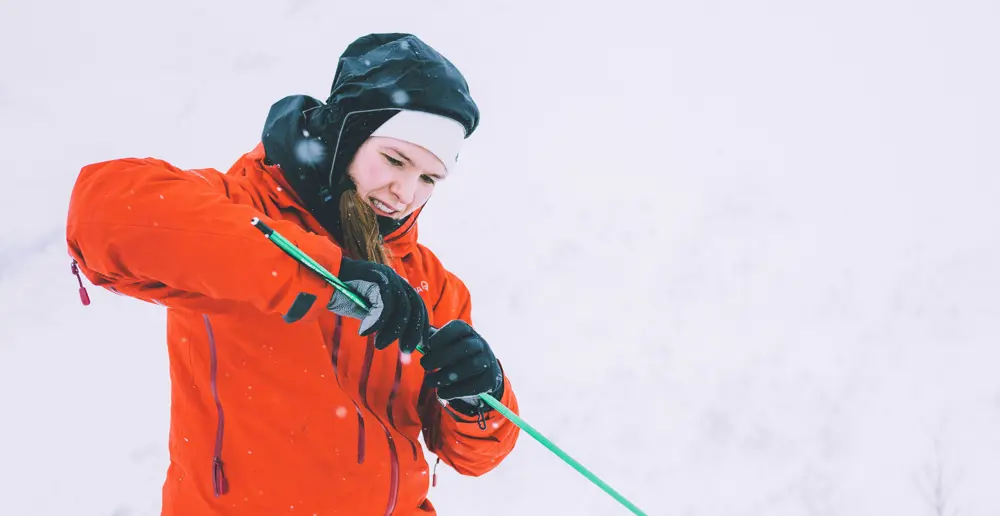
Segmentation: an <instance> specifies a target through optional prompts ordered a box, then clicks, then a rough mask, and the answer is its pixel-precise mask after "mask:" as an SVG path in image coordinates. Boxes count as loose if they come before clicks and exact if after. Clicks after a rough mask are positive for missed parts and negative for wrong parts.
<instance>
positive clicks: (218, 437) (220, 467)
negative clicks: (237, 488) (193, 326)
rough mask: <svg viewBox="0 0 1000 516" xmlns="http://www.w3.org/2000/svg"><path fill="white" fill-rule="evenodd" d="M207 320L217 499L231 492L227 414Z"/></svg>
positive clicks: (213, 460)
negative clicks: (224, 441)
mask: <svg viewBox="0 0 1000 516" xmlns="http://www.w3.org/2000/svg"><path fill="white" fill-rule="evenodd" d="M202 317H203V318H204V319H205V330H206V331H207V332H208V352H209V360H210V365H209V383H210V384H211V386H212V397H213V398H214V399H215V410H216V412H217V413H218V421H219V422H218V424H217V425H216V429H215V450H214V452H213V454H212V490H213V492H214V493H215V496H216V497H219V496H220V495H224V494H226V493H228V492H229V480H228V479H227V478H226V470H225V467H224V464H223V462H222V434H223V430H224V429H225V426H226V418H225V414H224V413H223V412H222V402H221V401H219V387H218V370H219V363H218V358H217V357H216V349H215V333H214V332H213V331H212V323H211V322H209V320H208V315H202Z"/></svg>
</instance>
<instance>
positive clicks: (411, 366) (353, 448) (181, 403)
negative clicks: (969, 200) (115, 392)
mask: <svg viewBox="0 0 1000 516" xmlns="http://www.w3.org/2000/svg"><path fill="white" fill-rule="evenodd" d="M478 121H479V111H478V108H477V107H476V105H475V103H474V102H473V100H472V98H471V96H470V94H469V90H468V86H467V84H466V82H465V79H464V78H463V76H462V75H461V74H460V73H459V71H458V70H457V69H456V68H455V67H454V66H453V65H452V64H451V63H450V62H449V61H448V60H447V59H445V58H444V57H442V56H441V55H440V54H438V53H437V52H436V51H435V50H434V49H433V48H431V47H429V46H428V45H426V44H425V43H424V42H423V41H421V40H420V39H418V38H416V37H414V36H412V35H408V34H371V35H368V36H365V37H362V38H360V39H358V40H356V41H355V42H353V43H352V44H351V45H350V46H348V48H347V50H346V51H345V53H344V54H343V55H342V56H341V59H340V61H339V64H338V67H337V72H336V76H335V78H334V82H333V87H332V90H331V93H330V97H329V99H327V101H326V103H322V102H320V101H318V100H316V99H313V98H310V97H307V96H290V97H286V98H284V99H282V100H280V101H279V102H277V103H276V104H275V105H274V106H272V108H271V110H270V112H269V114H268V118H267V120H266V122H265V127H264V131H263V136H262V139H261V140H262V141H261V144H260V145H258V146H257V148H256V149H254V150H253V151H251V152H250V153H248V154H246V155H244V156H243V157H242V158H241V159H240V160H239V161H237V162H236V163H235V164H234V165H233V167H232V168H231V169H230V170H229V171H228V172H227V173H226V174H222V173H220V172H218V171H216V170H212V169H199V170H187V171H186V170H180V169H178V168H176V167H174V166H172V165H170V164H169V163H166V162H164V161H160V160H157V159H120V160H114V161H108V162H104V163H97V164H93V165H89V166H86V167H84V168H83V170H82V171H81V173H80V175H79V177H78V179H77V183H76V185H75V187H74V190H73V194H72V198H71V201H70V208H69V217H68V225H67V242H68V246H69V250H70V254H71V255H72V257H73V258H74V271H75V270H77V267H79V270H80V271H81V272H82V273H83V274H84V275H85V276H86V277H87V278H88V279H89V280H91V281H92V282H93V283H94V284H96V285H99V286H103V287H105V288H108V289H110V290H112V291H114V292H117V293H120V294H123V295H128V296H132V297H136V298H139V299H142V300H146V301H149V302H153V303H157V304H161V305H164V306H166V307H168V312H167V340H168V346H169V356H170V378H171V422H170V439H169V449H170V466H169V469H168V472H167V478H166V481H165V483H164V486H163V514H165V515H184V516H194V515H202V514H206V515H207V514H240V515H256V514H261V515H263V514H267V515H273V514H279V513H281V514H284V513H290V514H317V515H328V514H350V515H368V514H372V515H376V514H379V515H381V514H386V515H388V514H395V515H410V514H433V513H434V508H433V506H432V505H431V502H430V501H428V500H427V498H426V496H427V491H428V485H429V483H430V478H429V477H430V475H428V473H429V472H428V464H427V462H426V461H425V459H424V455H423V448H422V446H421V445H420V443H419V442H418V436H419V435H420V434H421V433H422V434H423V437H424V441H425V442H426V443H427V447H428V449H429V450H430V451H432V452H434V453H435V454H436V455H437V456H438V460H439V461H444V462H445V463H447V464H449V465H450V466H452V467H453V468H455V469H456V470H457V471H458V472H460V473H462V474H465V475H473V476H478V475H481V474H484V473H486V472H488V471H490V470H491V469H493V468H494V467H495V466H496V465H497V464H498V463H499V462H500V461H501V460H503V459H504V458H505V457H506V456H507V455H508V454H509V453H510V451H511V449H512V448H513V446H514V443H515V440H516V439H517V436H518V433H519V432H518V429H517V427H516V426H514V425H513V424H512V423H511V422H510V421H508V420H506V419H505V418H504V417H503V416H501V415H499V414H496V413H494V412H492V411H491V409H490V407H488V406H484V404H483V403H482V402H481V401H480V400H479V399H478V397H477V394H479V393H489V394H491V395H493V396H494V397H496V398H498V399H500V401H501V402H502V403H503V404H504V405H506V406H507V407H509V408H511V409H512V410H514V411H515V412H516V411H517V401H516V399H515V397H514V393H513V391H512V389H511V386H510V382H509V380H507V378H506V376H505V375H504V373H503V371H502V370H501V368H500V364H499V362H498V361H497V359H496V358H495V356H494V355H493V352H492V351H491V349H490V346H489V344H487V342H486V341H485V340H484V339H483V338H482V337H481V336H480V335H479V334H478V333H477V332H476V331H475V330H474V329H472V327H471V317H470V312H471V302H470V298H469V292H468V290H467V289H466V287H465V286H464V284H463V283H462V281H461V280H460V279H459V278H457V277H456V276H455V275H453V274H451V273H450V272H448V271H447V270H445V269H444V267H442V265H441V263H440V262H439V261H438V259H437V258H436V257H435V255H434V254H433V253H432V252H431V251H430V250H428V249H427V248H426V247H424V246H422V245H421V244H419V243H418V242H417V218H418V216H419V214H420V211H421V210H422V209H423V206H424V204H425V202H426V201H427V199H428V198H429V197H430V195H431V193H432V192H433V190H434V187H435V185H436V184H437V183H438V182H440V181H443V180H446V179H447V177H448V176H449V175H451V174H452V173H454V172H455V168H456V162H457V159H458V154H459V150H460V147H461V144H462V142H463V141H464V140H465V138H467V137H468V136H469V135H470V134H472V132H473V131H474V130H475V128H476V126H477V124H478ZM255 217H257V218H260V220H262V221H264V222H265V223H267V224H268V225H269V226H271V227H272V228H274V229H275V230H276V231H278V232H280V233H281V234H282V235H284V236H285V237H286V238H288V239H289V240H291V241H292V242H293V243H294V244H295V245H297V246H298V247H299V248H300V249H302V250H303V251H305V252H306V253H307V254H309V255H310V256H312V257H313V258H314V259H316V261H318V262H319V263H320V264H322V265H323V266H324V267H326V268H327V269H328V270H330V271H331V272H332V273H334V274H336V275H337V276H338V277H340V278H341V279H342V280H344V281H345V282H346V283H348V284H350V285H351V286H352V287H354V288H355V289H356V290H358V291H359V292H361V293H362V294H363V295H364V296H366V297H367V298H368V300H369V301H370V302H371V305H372V309H371V310H370V311H369V312H364V311H361V310H359V309H358V308H356V307H355V306H354V305H353V304H352V303H350V302H349V300H347V299H346V298H344V296H343V295H342V294H340V293H335V292H334V290H333V289H331V287H330V286H329V285H327V284H326V283H325V282H324V281H323V280H321V279H320V278H319V277H318V276H317V275H316V274H315V273H313V272H311V271H310V270H308V269H306V268H305V267H302V266H300V265H298V263H297V262H296V261H295V260H293V259H292V258H291V257H289V256H288V255H286V254H284V253H283V252H282V251H281V250H280V249H279V248H278V247H276V246H275V245H274V244H273V243H271V242H270V241H268V240H267V239H265V238H264V237H263V236H262V235H261V234H260V232H259V231H258V230H257V229H256V228H255V227H253V226H252V225H251V220H252V219H254V218H255ZM428 308H429V309H428ZM432 327H434V328H440V330H438V331H436V332H433V331H432V330H431V328H432ZM421 343H423V344H424V345H425V347H427V348H428V351H427V352H426V354H424V355H423V356H422V357H420V359H419V360H412V361H411V360H410V359H409V357H410V355H409V353H410V352H412V351H413V350H414V349H415V348H416V346H417V345H418V344H421ZM418 356H419V355H418Z"/></svg>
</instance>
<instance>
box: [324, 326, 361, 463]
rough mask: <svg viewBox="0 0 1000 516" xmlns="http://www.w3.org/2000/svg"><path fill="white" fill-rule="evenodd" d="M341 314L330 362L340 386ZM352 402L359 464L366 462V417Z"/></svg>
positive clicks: (335, 332) (334, 329) (335, 329)
mask: <svg viewBox="0 0 1000 516" xmlns="http://www.w3.org/2000/svg"><path fill="white" fill-rule="evenodd" d="M340 322H341V321H340V316H339V315H338V316H337V320H336V322H335V323H334V324H335V326H334V327H333V349H331V350H330V355H331V356H330V363H332V364H333V377H334V378H335V379H336V380H337V386H338V387H340V375H338V374H337V361H338V360H339V356H340V337H341V335H342V333H341V329H340V328H341V326H340ZM351 403H353V404H354V411H355V412H357V413H358V464H364V462H365V418H364V416H362V415H361V407H359V406H358V402H356V401H354V398H351Z"/></svg>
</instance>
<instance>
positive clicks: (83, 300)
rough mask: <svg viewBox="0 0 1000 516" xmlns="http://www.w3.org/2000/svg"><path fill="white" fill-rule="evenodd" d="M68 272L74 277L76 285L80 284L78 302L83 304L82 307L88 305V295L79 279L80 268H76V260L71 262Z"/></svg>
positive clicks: (81, 279)
mask: <svg viewBox="0 0 1000 516" xmlns="http://www.w3.org/2000/svg"><path fill="white" fill-rule="evenodd" d="M70 271H71V272H72V273H73V275H74V276H76V281H77V283H79V284H80V302H81V303H83V306H87V305H89V304H90V294H87V289H86V287H84V286H83V278H81V277H80V267H79V266H77V264H76V260H73V263H71V264H70Z"/></svg>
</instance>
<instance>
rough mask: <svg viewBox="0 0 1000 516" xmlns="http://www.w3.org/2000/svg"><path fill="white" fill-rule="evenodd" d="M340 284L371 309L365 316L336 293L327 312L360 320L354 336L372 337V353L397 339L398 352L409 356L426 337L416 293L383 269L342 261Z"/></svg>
mask: <svg viewBox="0 0 1000 516" xmlns="http://www.w3.org/2000/svg"><path fill="white" fill-rule="evenodd" d="M338 277H339V278H340V280H341V281H343V282H344V283H346V284H347V285H348V286H350V287H351V288H352V289H353V290H354V291H355V292H357V293H358V294H360V295H361V297H362V298H363V299H366V300H368V304H369V306H370V307H371V309H370V310H368V311H367V312H366V311H365V310H364V309H363V308H361V307H359V306H358V305H356V304H355V303H354V301H351V299H350V298H349V297H347V296H346V295H344V294H343V293H341V292H340V291H339V290H338V291H336V292H335V293H334V294H333V297H332V298H330V303H329V304H327V309H328V310H330V311H331V312H333V313H336V314H339V315H342V316H344V317H352V318H354V319H361V328H360V329H359V330H358V334H359V335H361V336H362V337H364V336H367V335H370V334H372V333H373V332H374V333H375V349H385V348H386V347H388V346H389V344H392V342H393V341H395V340H396V339H399V350H400V351H402V352H403V353H412V352H413V350H415V349H416V348H417V345H418V344H421V343H423V342H427V341H428V339H429V337H430V324H429V323H428V320H427V307H426V306H424V301H423V300H422V299H420V295H419V294H417V291H416V290H414V288H413V287H411V286H410V284H409V283H407V282H406V280H404V279H403V278H402V277H400V276H399V274H396V271H394V270H392V268H391V267H389V266H387V265H381V264H378V263H375V262H369V261H366V260H352V259H350V258H347V257H344V258H343V259H342V260H341V262H340V274H339V275H338Z"/></svg>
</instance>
